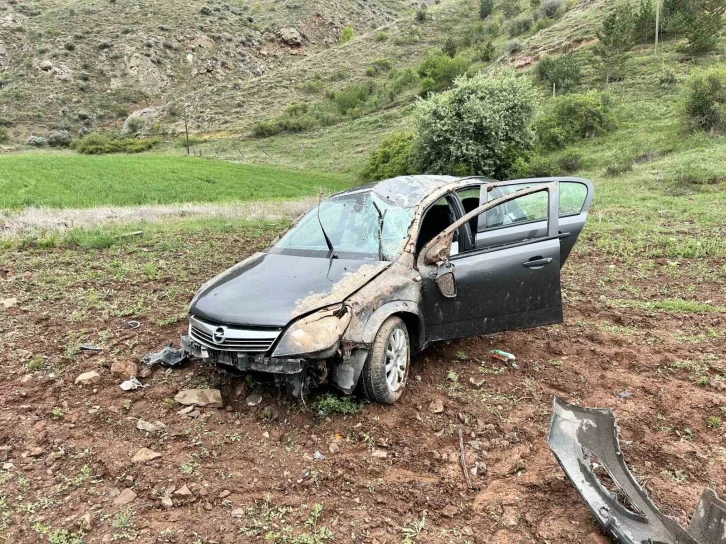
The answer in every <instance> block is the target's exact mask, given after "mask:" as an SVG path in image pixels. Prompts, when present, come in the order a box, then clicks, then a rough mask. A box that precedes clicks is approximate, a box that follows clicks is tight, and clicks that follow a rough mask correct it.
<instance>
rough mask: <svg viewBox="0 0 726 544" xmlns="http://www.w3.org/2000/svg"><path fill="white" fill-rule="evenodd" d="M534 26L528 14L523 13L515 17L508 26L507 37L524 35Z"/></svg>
mask: <svg viewBox="0 0 726 544" xmlns="http://www.w3.org/2000/svg"><path fill="white" fill-rule="evenodd" d="M532 26H534V19H533V18H532V16H531V15H530V14H529V13H524V14H522V15H520V16H519V17H516V18H515V19H514V20H513V21H512V23H511V24H510V25H509V37H510V38H513V37H514V36H519V35H520V34H524V33H525V32H527V31H528V30H529V29H531V28H532Z"/></svg>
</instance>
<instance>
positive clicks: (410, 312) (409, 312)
mask: <svg viewBox="0 0 726 544" xmlns="http://www.w3.org/2000/svg"><path fill="white" fill-rule="evenodd" d="M394 315H395V316H398V317H400V318H401V320H403V322H404V324H405V325H406V329H408V336H409V340H410V342H411V348H412V351H414V352H415V351H418V350H419V349H421V347H422V339H423V338H424V321H423V316H422V315H421V309H420V308H419V305H418V304H417V303H416V302H413V301H409V300H397V301H393V302H389V303H386V304H384V305H382V306H381V307H380V308H378V309H377V310H376V311H375V312H373V314H372V315H371V317H370V318H369V319H368V321H367V322H366V325H365V328H364V330H363V341H364V343H366V344H368V345H370V344H371V343H372V342H373V340H374V339H375V337H376V333H377V332H378V329H380V328H381V325H383V323H384V322H385V321H386V319H388V318H389V317H391V316H394Z"/></svg>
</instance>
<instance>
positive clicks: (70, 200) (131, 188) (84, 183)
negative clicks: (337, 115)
mask: <svg viewBox="0 0 726 544" xmlns="http://www.w3.org/2000/svg"><path fill="white" fill-rule="evenodd" d="M349 184H350V180H348V179H346V178H345V177H344V176H340V175H326V174H317V173H311V172H302V171H289V170H283V169H280V168H274V167H266V166H249V165H238V164H233V163H231V162H227V161H220V160H215V159H203V158H198V157H171V156H158V155H138V156H121V155H107V156H101V157H96V156H92V157H88V156H77V155H69V154H41V153H27V154H20V155H7V156H2V157H0V208H21V207H25V206H51V207H59V208H66V207H68V208H86V207H92V206H103V205H116V206H131V205H136V204H170V203H176V202H220V201H247V200H264V199H291V198H298V197H301V196H310V195H314V194H315V192H316V191H317V190H319V189H320V190H325V191H335V190H340V189H343V188H345V187H347V186H348V185H349Z"/></svg>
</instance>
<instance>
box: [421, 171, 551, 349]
mask: <svg viewBox="0 0 726 544" xmlns="http://www.w3.org/2000/svg"><path fill="white" fill-rule="evenodd" d="M542 191H546V193H547V195H548V199H547V200H546V203H547V204H546V205H547V207H548V209H547V214H548V216H547V217H548V219H547V220H546V221H543V222H535V223H544V227H542V226H541V225H540V226H539V228H535V229H534V230H533V232H534V234H535V235H537V236H538V237H539V238H538V239H537V240H518V241H517V242H516V243H514V244H511V245H509V246H507V247H499V248H490V249H485V248H475V249H473V250H471V251H467V252H464V253H461V254H459V255H452V256H451V257H450V258H449V260H448V262H449V263H450V265H453V274H454V279H455V282H456V287H457V294H456V296H455V297H453V298H448V297H446V296H444V295H443V294H442V293H441V292H440V291H439V289H438V286H437V285H436V282H435V277H436V274H437V273H438V268H437V267H436V266H432V265H425V264H424V257H425V255H424V254H425V252H426V251H428V250H429V249H431V248H432V247H434V245H435V244H436V242H437V239H436V238H435V239H433V240H432V241H431V242H430V243H429V244H428V245H427V246H425V247H424V249H423V251H422V255H420V256H419V261H418V265H419V270H420V271H421V275H422V278H423V280H422V283H423V284H422V288H423V291H422V295H423V309H424V315H425V320H426V331H427V332H426V340H427V341H429V342H430V341H435V340H443V339H447V338H458V337H463V336H471V335H476V334H483V333H489V332H495V331H499V330H505V329H511V328H521V327H531V326H536V325H544V324H549V323H557V322H560V321H561V320H562V300H561V290H560V240H559V236H558V224H559V221H558V220H559V218H558V214H557V210H558V202H559V200H558V193H557V184H556V183H550V184H542V187H533V188H531V189H524V190H522V191H519V192H518V193H516V194H514V193H512V194H508V195H505V196H503V197H501V198H499V199H496V200H493V201H490V202H488V203H486V204H484V205H482V206H479V207H478V208H477V209H476V210H473V211H472V212H469V213H468V214H466V215H465V216H464V217H461V218H460V219H458V220H457V221H456V222H455V223H454V224H452V225H451V226H450V227H449V228H448V229H446V230H445V231H444V232H442V233H441V235H439V237H437V238H443V237H445V236H446V235H447V232H449V234H451V233H452V232H453V230H454V229H456V228H458V226H459V224H461V225H468V224H469V221H470V220H471V215H472V214H476V215H480V214H482V213H485V212H486V210H487V209H491V208H494V207H496V206H499V205H501V204H503V203H506V202H510V201H513V200H515V199H518V198H521V197H524V196H527V195H528V194H532V193H539V192H542ZM532 226H533V224H532V223H529V224H523V225H510V226H509V227H504V228H501V229H497V231H498V232H499V234H498V235H497V236H500V239H501V237H505V236H507V233H506V230H507V229H516V231H517V233H518V234H517V235H518V236H520V238H521V237H522V232H524V231H523V230H522V229H523V228H529V229H530V230H532ZM535 226H537V225H535ZM515 234H516V233H515ZM510 235H514V234H513V233H511V232H510ZM487 243H488V242H487Z"/></svg>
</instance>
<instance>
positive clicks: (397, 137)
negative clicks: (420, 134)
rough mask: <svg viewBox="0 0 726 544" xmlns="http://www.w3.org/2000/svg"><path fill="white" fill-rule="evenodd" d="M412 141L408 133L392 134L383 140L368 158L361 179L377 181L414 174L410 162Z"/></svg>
mask: <svg viewBox="0 0 726 544" xmlns="http://www.w3.org/2000/svg"><path fill="white" fill-rule="evenodd" d="M413 141H414V137H413V134H412V133H410V132H394V133H393V134H391V135H390V136H388V137H386V138H384V139H383V140H382V141H381V143H380V145H379V146H378V149H376V150H375V151H374V152H373V153H371V156H370V157H369V158H368V163H367V164H366V166H365V168H364V169H363V178H364V179H366V180H369V181H377V180H379V179H387V178H394V177H396V176H404V175H406V174H413V173H415V171H414V169H413V166H412V161H411V151H412V149H413Z"/></svg>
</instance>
